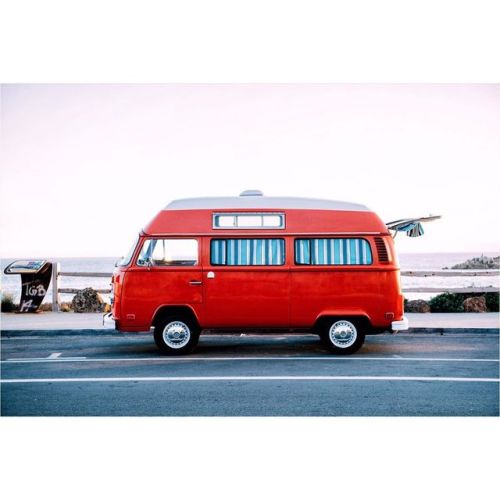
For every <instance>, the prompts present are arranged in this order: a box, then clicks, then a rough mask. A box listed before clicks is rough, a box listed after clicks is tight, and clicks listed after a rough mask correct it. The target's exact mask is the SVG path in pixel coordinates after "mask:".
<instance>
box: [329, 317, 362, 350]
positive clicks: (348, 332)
mask: <svg viewBox="0 0 500 500" xmlns="http://www.w3.org/2000/svg"><path fill="white" fill-rule="evenodd" d="M329 335H330V340H331V342H332V344H333V345H334V346H335V347H341V348H342V347H344V348H345V347H350V346H352V344H354V342H356V338H357V337H358V332H357V330H356V327H355V326H354V325H353V324H352V323H351V322H350V321H336V322H335V323H334V324H333V325H332V326H331V327H330V331H329Z"/></svg>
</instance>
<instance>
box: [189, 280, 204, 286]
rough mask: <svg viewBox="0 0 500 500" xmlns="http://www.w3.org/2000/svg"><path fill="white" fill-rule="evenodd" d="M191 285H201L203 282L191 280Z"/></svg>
mask: <svg viewBox="0 0 500 500" xmlns="http://www.w3.org/2000/svg"><path fill="white" fill-rule="evenodd" d="M189 284H190V285H201V281H196V280H191V281H190V282H189Z"/></svg>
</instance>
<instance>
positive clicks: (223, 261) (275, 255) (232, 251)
mask: <svg viewBox="0 0 500 500" xmlns="http://www.w3.org/2000/svg"><path fill="white" fill-rule="evenodd" d="M210 263H211V264H213V265H218V266H282V265H283V264H284V263H285V241H284V240H283V239H263V238H262V239H261V238H248V239H220V240H212V241H211V244H210Z"/></svg>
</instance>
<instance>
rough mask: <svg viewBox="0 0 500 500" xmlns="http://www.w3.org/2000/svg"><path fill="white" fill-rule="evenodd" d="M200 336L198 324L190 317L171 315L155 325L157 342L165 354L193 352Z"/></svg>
mask: <svg viewBox="0 0 500 500" xmlns="http://www.w3.org/2000/svg"><path fill="white" fill-rule="evenodd" d="M199 338H200V329H199V328H198V325H197V324H196V323H195V322H194V321H192V320H191V319H189V318H184V317H175V316H170V317H166V318H163V319H162V320H160V321H159V322H158V324H157V325H156V326H155V330H154V339H155V343H156V345H157V347H158V349H160V351H161V352H162V353H163V354H170V355H174V356H175V355H182V354H187V353H188V352H191V351H192V350H193V349H194V348H195V347H196V344H197V343H198V339H199Z"/></svg>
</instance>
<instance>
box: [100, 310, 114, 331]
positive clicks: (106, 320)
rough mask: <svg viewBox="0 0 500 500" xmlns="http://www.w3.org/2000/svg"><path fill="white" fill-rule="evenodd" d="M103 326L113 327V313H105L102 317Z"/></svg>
mask: <svg viewBox="0 0 500 500" xmlns="http://www.w3.org/2000/svg"><path fill="white" fill-rule="evenodd" d="M102 324H103V326H109V327H113V328H114V327H115V318H113V313H107V314H105V315H104V316H103V317H102Z"/></svg>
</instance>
